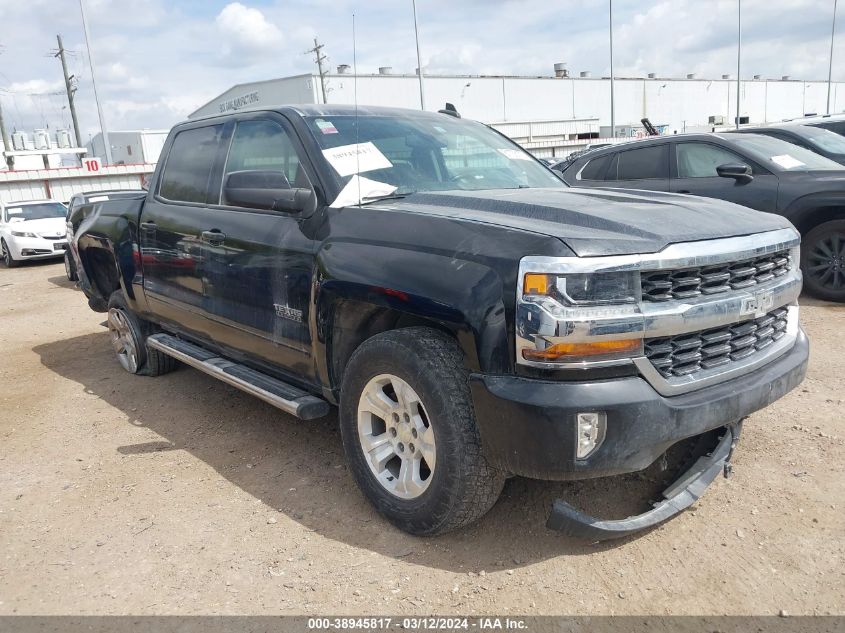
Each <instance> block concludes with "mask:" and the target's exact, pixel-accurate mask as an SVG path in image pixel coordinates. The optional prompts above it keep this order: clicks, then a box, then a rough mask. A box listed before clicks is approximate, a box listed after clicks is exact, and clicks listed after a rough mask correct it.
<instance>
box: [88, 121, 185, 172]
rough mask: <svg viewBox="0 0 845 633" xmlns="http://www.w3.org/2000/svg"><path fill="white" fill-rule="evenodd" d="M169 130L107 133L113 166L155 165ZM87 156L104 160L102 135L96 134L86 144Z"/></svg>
mask: <svg viewBox="0 0 845 633" xmlns="http://www.w3.org/2000/svg"><path fill="white" fill-rule="evenodd" d="M168 131H169V130H148V129H144V130H120V131H114V132H109V145H111V160H112V164H113V165H140V164H145V163H148V164H155V163H157V162H158V157H159V155H160V154H161V148H162V147H164V141H165V140H166V139H167V134H168ZM86 147H87V148H88V155H89V156H97V157H99V158H100V159H104V157H105V155H106V153H105V146H104V145H103V135H102V134H96V135H95V136H94V137H93V138H92V139H91V140H90V141H89V142H88V143H87V144H86Z"/></svg>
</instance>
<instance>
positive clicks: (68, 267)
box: [65, 251, 79, 281]
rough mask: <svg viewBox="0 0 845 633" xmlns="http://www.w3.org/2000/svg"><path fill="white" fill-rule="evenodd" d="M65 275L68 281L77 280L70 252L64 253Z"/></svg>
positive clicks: (74, 264)
mask: <svg viewBox="0 0 845 633" xmlns="http://www.w3.org/2000/svg"><path fill="white" fill-rule="evenodd" d="M65 275H67V280H68V281H76V280H77V279H79V276H78V275H77V274H76V263H75V262H74V261H73V257H72V256H71V254H70V251H65Z"/></svg>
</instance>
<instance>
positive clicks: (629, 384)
mask: <svg viewBox="0 0 845 633" xmlns="http://www.w3.org/2000/svg"><path fill="white" fill-rule="evenodd" d="M808 356H809V343H808V341H807V337H806V336H805V334H804V332H803V331H801V330H800V329H799V331H798V334H797V337H796V340H795V344H794V345H793V347H792V349H790V350H789V351H788V352H786V353H785V354H783V355H782V356H780V357H778V358H777V359H775V360H773V361H772V362H770V363H768V364H766V365H763V366H762V367H759V368H757V369H755V370H754V371H752V372H750V373H748V374H745V375H743V376H739V377H736V378H732V379H730V380H728V381H725V382H721V383H718V384H715V385H712V386H709V387H705V388H703V389H698V390H696V391H691V392H688V393H684V394H680V395H675V396H668V397H667V396H662V395H660V394H659V393H657V392H656V391H655V390H654V389H653V388H652V387H651V385H649V384H648V382H646V381H645V380H644V379H643V378H641V377H639V376H631V377H626V378H617V379H612V380H595V381H589V382H548V381H541V380H536V379H529V378H522V377H518V376H490V375H481V374H474V375H473V376H472V377H471V379H470V385H471V389H472V396H473V404H474V407H475V412H476V418H477V420H478V426H479V432H480V434H481V441H482V444H483V446H484V448H485V454H486V455H487V457H488V459H489V460H490V461H491V463H492V464H493V465H494V466H496V467H497V468H500V469H501V470H504V471H506V472H508V473H511V474H514V475H521V476H524V477H532V478H535V479H546V480H567V479H587V478H591V477H604V476H608V475H618V474H622V473H628V472H635V471H639V470H643V469H644V468H647V467H648V466H650V465H651V464H652V463H654V462H655V461H656V460H657V459H658V458H659V457H660V456H661V455H662V454H663V453H664V452H665V451H666V450H667V449H668V448H669V447H670V446H672V445H673V444H675V443H677V442H679V441H681V440H683V439H686V438H689V437H693V436H696V435H701V434H702V433H705V432H707V431H710V430H713V429H716V428H719V427H723V426H728V425H730V424H732V423H734V422H736V421H737V420H741V419H742V418H744V417H745V416H747V415H749V414H751V413H753V412H754V411H757V410H758V409H762V408H763V407H765V406H767V405H769V404H771V403H772V402H774V401H775V400H777V399H779V398H780V397H782V396H783V395H784V394H786V393H787V392H789V391H790V390H792V389H793V388H795V387H796V386H797V385H798V384H800V383H801V381H802V380H803V379H804V374H805V373H806V370H807V358H808ZM593 411H604V412H605V413H606V415H607V430H606V434H605V439H604V442H603V443H602V444H601V445H600V446H599V447H598V448H597V449H596V450H595V451H594V452H593V453H592V454H591V455H589V456H588V457H587V458H586V459H583V460H578V459H576V457H575V454H576V451H575V448H576V416H577V414H578V413H579V412H593Z"/></svg>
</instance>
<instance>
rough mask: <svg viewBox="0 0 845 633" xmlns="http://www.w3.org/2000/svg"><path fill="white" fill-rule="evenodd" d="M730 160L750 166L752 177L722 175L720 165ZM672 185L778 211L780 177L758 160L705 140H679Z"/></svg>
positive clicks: (707, 195)
mask: <svg viewBox="0 0 845 633" xmlns="http://www.w3.org/2000/svg"><path fill="white" fill-rule="evenodd" d="M729 163H742V164H745V165H748V166H750V167H751V170H752V179H751V180H742V179H736V180H735V179H733V178H723V177H721V176H719V175H718V174H717V173H716V168H717V167H718V166H719V165H726V164H729ZM670 189H671V191H673V192H675V193H691V194H693V195H696V196H705V197H707V198H718V199H719V200H727V201H728V202H735V203H736V204H741V205H743V206H745V207H750V208H752V209H757V210H758V211H768V212H769V213H774V212H775V211H776V205H777V193H778V179H777V176H775V175H774V174H771V173H769V172H767V171H766V170H765V169H763V168H762V167H760V166H759V165H758V164H757V163H755V162H754V161H751V160H749V159H747V158H745V157H743V156H741V155H739V154H737V153H735V152H733V151H731V150H729V149H727V148H725V147H722V146H720V145H716V144H715V143H707V142H704V141H683V142H677V143H675V147H674V158H673V170H672V180H671V184H670Z"/></svg>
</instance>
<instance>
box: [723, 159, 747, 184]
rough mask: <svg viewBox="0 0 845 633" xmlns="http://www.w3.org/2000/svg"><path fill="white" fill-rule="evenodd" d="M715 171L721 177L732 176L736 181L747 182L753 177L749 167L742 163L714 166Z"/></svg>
mask: <svg viewBox="0 0 845 633" xmlns="http://www.w3.org/2000/svg"><path fill="white" fill-rule="evenodd" d="M716 173H717V174H719V176H721V177H722V178H733V179H734V180H737V181H740V180H741V181H744V182H748V181H750V180H753V179H754V176H752V175H751V167H749V166H748V165H743V164H742V163H727V164H725V165H719V166H718V167H716Z"/></svg>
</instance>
